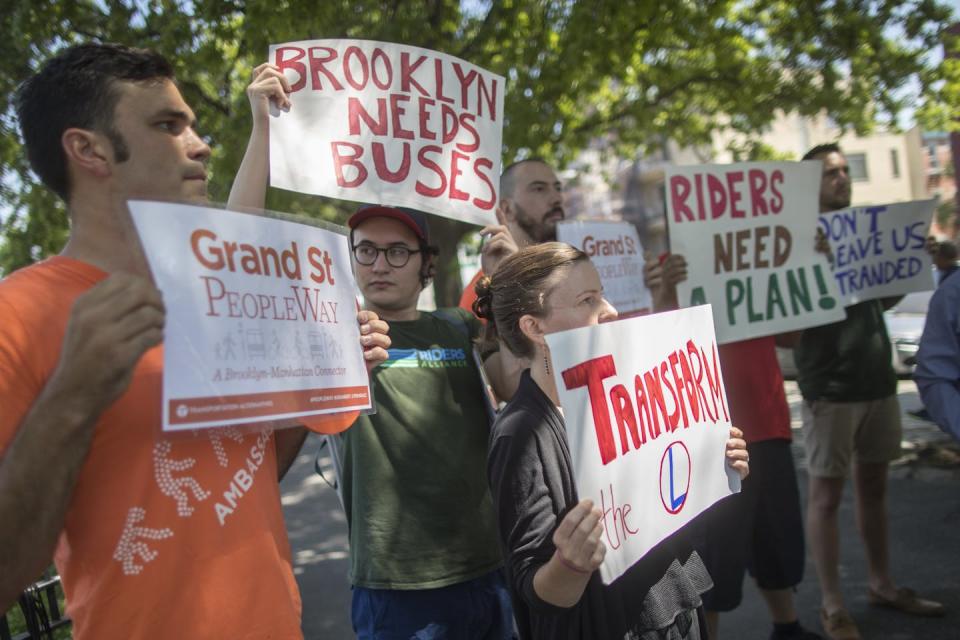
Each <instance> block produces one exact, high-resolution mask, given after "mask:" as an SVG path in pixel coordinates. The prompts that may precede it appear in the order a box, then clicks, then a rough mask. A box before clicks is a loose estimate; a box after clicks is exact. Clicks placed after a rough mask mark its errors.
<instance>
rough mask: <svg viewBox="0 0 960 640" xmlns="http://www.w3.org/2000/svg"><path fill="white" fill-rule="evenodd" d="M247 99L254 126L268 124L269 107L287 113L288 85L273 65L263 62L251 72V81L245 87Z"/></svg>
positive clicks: (288, 100) (288, 104)
mask: <svg viewBox="0 0 960 640" xmlns="http://www.w3.org/2000/svg"><path fill="white" fill-rule="evenodd" d="M247 99H248V100H250V111H251V112H252V113H253V121H254V124H255V125H266V124H269V117H270V111H271V106H273V107H275V108H279V109H282V110H283V111H289V110H290V107H291V106H292V103H291V102H290V83H289V82H288V81H287V79H286V78H285V77H284V75H283V73H281V72H280V69H278V68H277V67H276V66H275V65H272V64H270V63H269V62H265V63H263V64H261V65H260V66H258V67H257V68H256V69H254V70H253V80H252V82H251V83H250V85H249V86H248V87H247Z"/></svg>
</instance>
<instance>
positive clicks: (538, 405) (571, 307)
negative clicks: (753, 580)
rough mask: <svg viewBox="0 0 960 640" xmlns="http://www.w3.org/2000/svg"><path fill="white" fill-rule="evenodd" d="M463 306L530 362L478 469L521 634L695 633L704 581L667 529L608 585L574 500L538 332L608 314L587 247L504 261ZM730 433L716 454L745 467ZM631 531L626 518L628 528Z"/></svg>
mask: <svg viewBox="0 0 960 640" xmlns="http://www.w3.org/2000/svg"><path fill="white" fill-rule="evenodd" d="M477 294H478V299H477V303H476V305H475V307H474V310H475V311H476V312H477V314H478V315H479V316H480V317H485V318H487V319H490V320H493V321H494V322H491V323H488V327H489V326H492V325H494V323H495V327H496V328H495V330H496V333H497V334H498V337H499V339H500V340H501V341H502V342H503V344H504V345H505V346H506V347H507V348H508V349H509V350H510V351H511V352H513V353H514V354H515V355H517V356H519V357H523V358H527V359H528V360H529V361H530V362H532V363H533V364H532V366H531V368H530V369H528V370H526V371H524V372H523V375H522V377H521V381H520V386H519V389H518V390H517V393H516V395H515V396H514V397H513V399H512V400H511V401H510V403H509V404H508V405H507V407H506V408H505V409H504V410H503V411H502V412H501V413H500V415H499V417H498V418H497V421H496V423H495V425H494V427H493V432H492V434H491V439H490V456H489V460H488V473H489V480H490V486H491V491H492V493H493V499H494V503H495V508H496V511H497V515H498V520H499V522H498V526H499V532H500V542H501V545H502V546H503V548H504V555H505V563H506V569H507V574H508V580H509V586H510V591H511V596H512V597H513V603H514V614H515V616H516V619H517V624H518V627H519V630H520V635H521V638H525V639H526V638H551V639H556V638H570V639H573V638H630V639H634V638H635V639H638V640H639V639H645V638H657V639H658V640H670V639H676V640H679V639H689V640H698V639H700V638H705V637H706V631H705V629H706V627H705V626H704V621H703V615H702V609H701V601H700V595H701V594H702V593H704V592H705V591H707V590H708V589H709V588H710V586H711V580H710V576H709V575H708V573H707V570H706V568H705V567H704V565H703V563H702V562H701V560H700V557H699V556H698V555H697V554H696V552H694V551H693V550H692V548H691V547H690V545H689V543H688V542H687V541H686V540H685V538H684V536H683V535H682V534H674V535H673V536H671V537H669V538H668V539H666V540H665V541H663V542H662V543H660V544H659V545H657V546H656V547H655V548H654V549H653V550H652V551H651V552H650V553H649V554H647V555H646V556H645V557H644V558H643V559H641V560H640V561H639V562H637V563H636V564H635V565H633V567H631V568H630V569H629V570H628V571H627V573H625V574H624V575H623V576H621V577H620V578H619V579H617V580H615V581H614V582H613V583H611V584H609V585H604V584H603V582H602V581H601V578H600V574H599V572H598V571H597V568H598V567H599V566H600V564H601V563H602V561H603V558H604V555H605V553H606V546H605V543H604V542H603V540H602V537H603V524H602V522H601V521H602V520H603V519H604V515H605V514H603V513H601V511H600V509H597V508H595V507H594V505H593V502H592V501H590V500H580V499H579V498H578V495H577V488H576V486H575V482H574V474H573V466H572V463H571V458H570V452H569V446H568V442H567V435H566V427H565V424H564V418H563V414H562V410H561V409H560V407H559V401H558V393H557V389H556V386H555V383H554V378H553V375H552V363H551V359H550V352H549V349H548V348H547V345H546V340H545V337H544V336H545V335H546V334H548V333H553V332H556V331H562V330H566V329H574V328H578V327H585V326H590V325H596V324H599V323H600V322H603V321H605V320H612V319H614V318H616V315H617V312H616V310H615V309H614V308H613V307H612V306H610V304H609V303H608V302H607V301H606V300H605V299H604V298H603V290H602V287H601V284H600V278H599V275H598V274H597V270H596V269H595V268H594V267H593V265H592V264H591V263H590V260H589V258H588V257H587V255H586V254H584V253H583V252H582V251H579V250H578V249H575V248H573V247H571V246H570V245H567V244H563V243H557V242H549V243H543V244H539V245H536V246H532V247H528V248H526V249H524V250H522V251H520V252H519V253H516V254H514V255H513V256H511V257H509V258H507V259H505V260H504V261H503V262H502V263H501V264H500V266H499V267H498V269H497V272H496V274H494V277H493V278H492V279H491V278H489V277H486V278H484V279H482V280H481V281H480V282H479V283H478V284H477ZM739 436H740V434H739V431H738V430H736V429H732V430H731V439H730V440H729V441H728V443H727V454H726V455H727V459H728V464H730V465H731V466H732V467H733V468H734V469H736V470H737V471H739V472H740V474H741V476H746V474H747V472H748V466H747V452H746V445H745V443H744V442H743V440H741V439H740V437H739ZM634 526H636V525H634Z"/></svg>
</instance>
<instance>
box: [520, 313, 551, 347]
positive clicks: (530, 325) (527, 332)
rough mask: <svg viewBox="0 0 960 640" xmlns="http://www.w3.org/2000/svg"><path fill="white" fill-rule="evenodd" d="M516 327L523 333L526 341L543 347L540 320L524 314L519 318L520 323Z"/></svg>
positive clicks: (543, 340) (543, 341)
mask: <svg viewBox="0 0 960 640" xmlns="http://www.w3.org/2000/svg"><path fill="white" fill-rule="evenodd" d="M517 326H519V327H520V331H521V332H523V335H524V336H526V338H527V340H529V341H530V342H532V343H533V344H537V345H541V346H543V344H544V343H545V342H546V341H545V339H544V337H543V336H544V333H543V326H541V321H540V318H537V317H536V316H532V315H530V314H529V313H525V314H523V315H522V316H520V321H519V322H518V323H517Z"/></svg>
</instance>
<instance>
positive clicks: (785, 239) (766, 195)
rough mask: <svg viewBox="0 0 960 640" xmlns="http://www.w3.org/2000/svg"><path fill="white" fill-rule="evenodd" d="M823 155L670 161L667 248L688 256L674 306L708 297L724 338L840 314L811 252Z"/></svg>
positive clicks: (823, 265)
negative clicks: (817, 159)
mask: <svg viewBox="0 0 960 640" xmlns="http://www.w3.org/2000/svg"><path fill="white" fill-rule="evenodd" d="M820 172H821V163H820V162H815V161H812V162H754V163H741V164H730V165H696V166H686V167H676V166H673V167H669V168H668V169H667V172H666V181H667V185H666V186H667V224H668V225H669V228H670V248H671V251H672V252H673V253H676V254H680V255H683V256H684V257H685V258H686V260H687V265H688V268H687V273H688V278H687V280H686V281H685V282H681V283H680V284H679V285H678V287H677V294H678V297H679V300H680V306H689V305H695V304H703V303H705V302H709V303H710V304H712V305H713V306H714V309H715V310H716V316H715V320H716V321H717V339H718V340H719V341H720V343H727V342H735V341H737V340H744V339H746V338H756V337H759V336H765V335H771V334H775V333H780V332H783V331H792V330H795V329H802V328H805V327H810V326H815V325H818V324H826V323H828V322H835V321H837V320H841V319H843V318H844V316H845V313H844V311H843V305H842V304H841V302H840V296H839V292H838V290H837V284H836V281H835V280H834V279H833V278H832V277H831V276H830V264H829V261H828V259H827V257H826V256H825V255H823V254H820V253H817V252H816V250H815V249H814V239H815V235H816V229H817V213H818V212H819V210H820V207H819V203H818V194H819V192H820Z"/></svg>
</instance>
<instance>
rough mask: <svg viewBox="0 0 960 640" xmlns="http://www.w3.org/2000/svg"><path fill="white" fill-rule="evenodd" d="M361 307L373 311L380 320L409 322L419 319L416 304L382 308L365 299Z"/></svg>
mask: <svg viewBox="0 0 960 640" xmlns="http://www.w3.org/2000/svg"><path fill="white" fill-rule="evenodd" d="M363 308H364V309H366V310H367V311H373V312H374V313H375V314H377V315H378V316H379V317H380V319H381V320H386V321H387V322H411V321H413V320H419V319H420V311H419V310H417V306H416V304H414V305H413V306H411V307H404V308H402V309H383V308H380V307H378V306H377V305H375V304H371V303H370V302H369V301H367V302H365V303H364V305H363Z"/></svg>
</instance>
